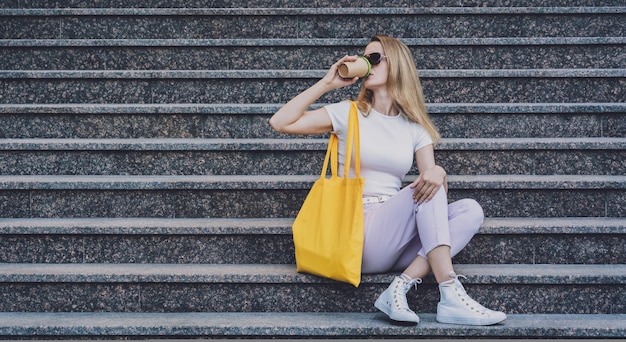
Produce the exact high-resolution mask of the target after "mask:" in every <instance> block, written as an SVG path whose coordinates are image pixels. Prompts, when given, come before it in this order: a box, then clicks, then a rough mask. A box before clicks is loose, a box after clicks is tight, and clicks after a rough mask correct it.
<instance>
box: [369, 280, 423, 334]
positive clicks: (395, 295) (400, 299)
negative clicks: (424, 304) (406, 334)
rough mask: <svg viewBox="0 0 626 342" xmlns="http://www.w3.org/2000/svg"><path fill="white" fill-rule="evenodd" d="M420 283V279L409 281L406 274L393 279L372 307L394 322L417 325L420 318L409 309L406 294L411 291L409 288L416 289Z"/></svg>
mask: <svg viewBox="0 0 626 342" xmlns="http://www.w3.org/2000/svg"><path fill="white" fill-rule="evenodd" d="M421 283H422V279H419V278H417V279H411V278H410V277H409V276H407V275H406V274H402V275H401V276H399V277H395V278H394V279H393V281H392V282H391V284H390V285H389V287H388V288H387V289H386V290H385V291H384V292H383V293H381V294H380V296H378V299H376V302H375V303H374V306H375V307H376V308H377V309H378V310H380V311H382V312H384V313H386V314H387V316H389V318H391V319H392V320H394V321H398V322H409V323H416V324H417V323H419V321H420V318H419V317H418V316H417V315H416V314H415V312H413V310H411V309H409V304H408V303H407V302H406V293H407V292H408V291H409V290H410V289H411V286H415V287H417V284H421Z"/></svg>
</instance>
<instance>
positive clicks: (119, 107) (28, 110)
mask: <svg viewBox="0 0 626 342" xmlns="http://www.w3.org/2000/svg"><path fill="white" fill-rule="evenodd" d="M323 105H326V103H317V104H314V105H313V106H312V107H315V108H317V107H320V106H323ZM282 106H283V104H276V103H245V104H238V103H160V104H153V103H150V104H139V103H133V104H125V103H61V104H54V103H50V104H43V103H41V104H40V103H35V104H29V103H24V104H21V103H20V104H0V113H5V114H112V115H117V114H273V113H275V112H276V111H277V110H278V109H280V108H281V107H282ZM427 106H428V111H429V112H430V113H454V114H459V113H466V114H479V113H480V114H482V113H485V114H498V113H503V114H518V113H528V114H531V113H536V114H548V113H564V114H565V113H571V114H579V113H624V112H626V103H621V102H610V103H597V102H594V103H429V104H427Z"/></svg>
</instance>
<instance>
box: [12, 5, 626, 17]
mask: <svg viewBox="0 0 626 342" xmlns="http://www.w3.org/2000/svg"><path fill="white" fill-rule="evenodd" d="M625 12H626V6H597V7H595V6H581V7H565V6H553V7H530V6H528V7H505V6H502V7H480V6H475V7H469V6H468V7H421V6H417V7H333V8H329V7H323V8H314V7H297V8H242V7H239V8H28V9H0V15H1V16H112V15H114V16H290V15H293V16H302V15H308V16H312V15H325V16H345V15H427V14H430V15H485V14H490V15H493V14H514V15H523V14H539V15H546V14H622V13H625Z"/></svg>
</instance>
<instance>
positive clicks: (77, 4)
mask: <svg viewBox="0 0 626 342" xmlns="http://www.w3.org/2000/svg"><path fill="white" fill-rule="evenodd" d="M246 5H247V8H255V7H259V8H266V7H270V8H296V7H307V8H308V7H312V8H332V7H365V8H367V7H411V6H413V7H441V6H452V7H459V6H460V7H464V6H470V7H471V6H485V7H503V6H504V7H506V6H547V7H553V6H566V7H569V6H614V5H615V1H613V0H602V1H600V0H577V1H571V0H518V1H516V2H515V3H514V4H511V3H510V2H509V1H507V0H437V1H432V0H413V1H406V0H405V1H393V2H390V1H389V0H368V1H365V0H351V1H346V0H340V1H335V0H313V1H289V2H285V1H276V0H272V1H269V0H254V1H246ZM85 7H87V8H153V7H154V8H222V7H224V8H240V7H242V5H241V2H240V1H238V0H169V1H165V2H156V1H133V2H132V3H119V2H118V1H115V0H106V1H98V2H95V3H85V2H83V1H79V0H63V1H50V0H45V1H35V2H33V3H31V2H30V1H28V2H25V1H21V0H7V1H3V2H2V3H0V8H85Z"/></svg>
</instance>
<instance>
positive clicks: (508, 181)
mask: <svg viewBox="0 0 626 342" xmlns="http://www.w3.org/2000/svg"><path fill="white" fill-rule="evenodd" d="M415 177H416V176H414V175H410V176H407V177H405V181H406V182H412V181H413V180H415ZM318 178H319V175H226V176H223V175H183V176H174V175H163V176H148V175H140V176H135V175H86V176H84V175H78V176H68V175H33V176H31V175H27V176H0V190H277V189H281V190H308V189H310V188H311V186H312V184H313V183H314V182H315V180H317V179H318ZM448 184H449V188H450V189H497V190H504V189H516V190H530V189H549V190H557V189H559V190H583V189H584V190H593V189H595V190H615V189H620V190H623V189H626V176H607V175H546V176H544V175H469V176H468V175H449V176H448Z"/></svg>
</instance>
